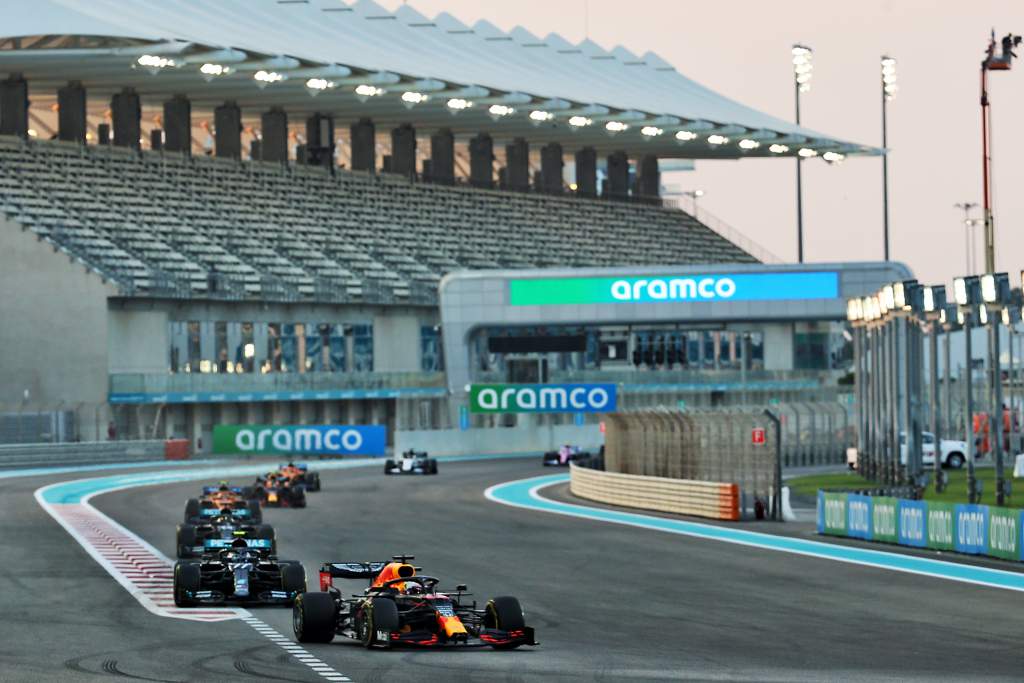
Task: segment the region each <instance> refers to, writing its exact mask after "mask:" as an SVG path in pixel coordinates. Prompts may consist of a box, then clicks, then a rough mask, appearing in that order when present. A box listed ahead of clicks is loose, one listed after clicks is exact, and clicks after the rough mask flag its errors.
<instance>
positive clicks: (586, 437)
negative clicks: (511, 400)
mask: <svg viewBox="0 0 1024 683" xmlns="http://www.w3.org/2000/svg"><path fill="white" fill-rule="evenodd" d="M602 443H604V438H603V436H602V435H601V429H600V427H599V426H598V425H581V426H577V425H548V426H544V427H528V428H527V427H509V428H501V427H497V428H493V429H467V430H465V431H462V430H458V429H433V430H422V431H399V432H395V445H394V449H395V453H401V452H403V451H407V450H409V449H410V448H412V449H415V450H417V451H426V452H427V453H429V454H430V455H478V454H481V455H482V454H488V453H543V452H544V451H551V450H555V449H557V448H558V447H559V446H562V445H564V444H572V445H574V446H580V447H581V448H582V449H583V450H589V451H590V452H592V453H596V452H597V449H599V448H600V447H601V444H602Z"/></svg>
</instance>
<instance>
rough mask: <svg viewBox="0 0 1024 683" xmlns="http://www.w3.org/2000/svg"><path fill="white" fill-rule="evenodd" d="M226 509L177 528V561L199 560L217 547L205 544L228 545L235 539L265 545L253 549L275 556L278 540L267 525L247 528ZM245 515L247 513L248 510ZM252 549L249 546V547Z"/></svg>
mask: <svg viewBox="0 0 1024 683" xmlns="http://www.w3.org/2000/svg"><path fill="white" fill-rule="evenodd" d="M234 512H238V511H233V510H230V509H227V508H225V509H224V510H223V511H222V512H221V514H219V515H217V516H215V517H210V518H208V519H205V520H202V521H199V522H196V523H192V524H179V525H178V531H177V543H176V545H177V548H178V557H181V558H187V557H201V556H202V555H203V553H204V552H206V550H207V549H208V548H211V547H216V545H217V544H211V545H205V544H206V543H207V542H208V541H221V542H224V543H226V544H228V545H230V544H231V542H232V541H234V540H235V539H238V538H243V539H246V540H247V541H248V540H259V541H265V543H260V544H258V545H257V546H255V547H261V548H265V549H267V550H269V551H270V553H271V554H274V553H276V552H277V536H276V535H275V533H274V527H272V526H270V525H269V524H249V523H247V521H245V520H244V518H243V519H239V517H238V516H236V515H235V514H233V513H234ZM244 512H248V511H247V510H246V511H244ZM250 546H251V547H252V544H250Z"/></svg>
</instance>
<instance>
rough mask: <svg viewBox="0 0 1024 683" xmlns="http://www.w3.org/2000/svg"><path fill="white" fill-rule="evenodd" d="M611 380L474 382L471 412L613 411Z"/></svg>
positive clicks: (470, 398)
mask: <svg viewBox="0 0 1024 683" xmlns="http://www.w3.org/2000/svg"><path fill="white" fill-rule="evenodd" d="M615 406H616V392H615V385H614V384H473V385H470V387H469V410H470V412H472V413H612V412H615Z"/></svg>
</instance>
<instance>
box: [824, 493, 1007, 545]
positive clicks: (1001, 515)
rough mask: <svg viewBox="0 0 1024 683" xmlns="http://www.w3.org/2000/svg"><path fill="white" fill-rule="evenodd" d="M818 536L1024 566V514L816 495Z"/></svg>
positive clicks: (978, 507)
mask: <svg viewBox="0 0 1024 683" xmlns="http://www.w3.org/2000/svg"><path fill="white" fill-rule="evenodd" d="M818 533H819V534H827V535H831V536H847V537H850V538H860V539H864V540H868V541H880V542H883V543H898V544H899V545H905V546H910V547H914V548H932V549H934V550H955V551H956V552H959V553H966V554H969V555H988V556H990V557H999V558H1002V559H1004V560H1017V561H1024V554H1022V548H1024V510H1017V509H1010V508H997V507H993V506H989V505H954V504H952V503H934V502H930V501H924V500H902V499H897V498H886V497H881V496H876V497H872V496H864V495H859V494H853V493H830V492H827V491H818Z"/></svg>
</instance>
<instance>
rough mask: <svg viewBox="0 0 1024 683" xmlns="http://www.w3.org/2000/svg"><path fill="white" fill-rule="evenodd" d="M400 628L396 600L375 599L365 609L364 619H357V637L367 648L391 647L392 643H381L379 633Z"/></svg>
mask: <svg viewBox="0 0 1024 683" xmlns="http://www.w3.org/2000/svg"><path fill="white" fill-rule="evenodd" d="M399 628H400V625H399V621H398V605H396V604H395V601H394V600H389V599H388V598H373V600H372V601H371V602H370V604H368V605H367V606H366V608H365V609H363V612H362V617H361V618H360V617H357V619H356V635H357V637H358V638H359V641H360V642H361V643H362V644H363V647H365V648H371V647H373V646H374V645H383V646H384V647H391V641H390V640H388V641H386V642H381V641H380V640H379V639H378V638H377V632H378V631H387V632H389V633H390V632H391V631H397V630H398V629H399Z"/></svg>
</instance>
